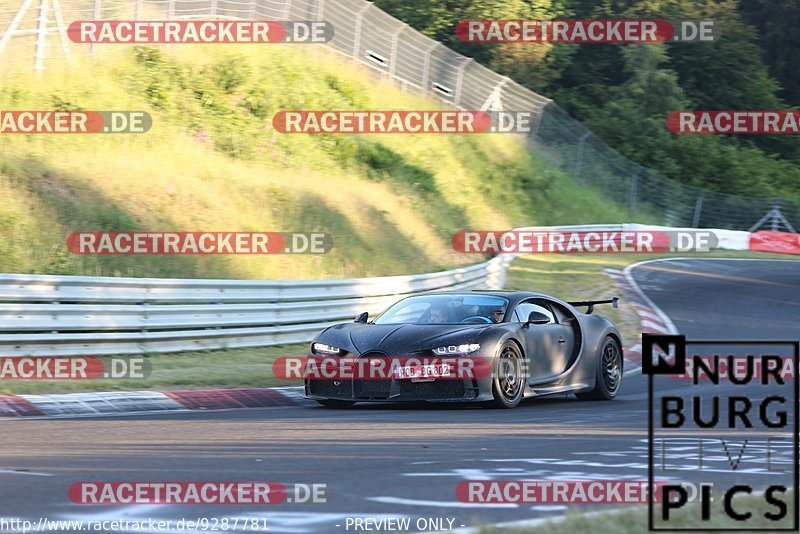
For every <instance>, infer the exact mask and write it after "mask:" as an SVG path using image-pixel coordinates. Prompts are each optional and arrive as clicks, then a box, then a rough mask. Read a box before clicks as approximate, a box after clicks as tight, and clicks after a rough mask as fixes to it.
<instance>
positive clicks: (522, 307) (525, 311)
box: [514, 300, 556, 323]
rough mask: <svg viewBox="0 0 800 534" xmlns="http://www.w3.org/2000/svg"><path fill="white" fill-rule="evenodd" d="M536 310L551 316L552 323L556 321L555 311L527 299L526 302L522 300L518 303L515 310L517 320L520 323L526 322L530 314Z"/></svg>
mask: <svg viewBox="0 0 800 534" xmlns="http://www.w3.org/2000/svg"><path fill="white" fill-rule="evenodd" d="M534 311H535V312H540V313H543V314H545V315H546V316H547V317H549V318H550V322H551V323H555V322H556V318H555V316H554V315H553V312H552V311H550V309H549V308H547V307H545V306H542V305H541V304H537V303H536V302H533V301H530V300H526V301H524V302H520V303H519V304H517V307H516V309H515V310H514V314H515V320H516V321H517V322H519V323H524V322H525V321H527V320H528V316H529V315H530V314H531V312H534Z"/></svg>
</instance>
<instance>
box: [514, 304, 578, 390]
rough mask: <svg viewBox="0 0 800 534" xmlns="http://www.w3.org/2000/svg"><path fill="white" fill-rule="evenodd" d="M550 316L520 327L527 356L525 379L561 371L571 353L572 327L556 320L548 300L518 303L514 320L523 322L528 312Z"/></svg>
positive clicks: (532, 380)
mask: <svg viewBox="0 0 800 534" xmlns="http://www.w3.org/2000/svg"><path fill="white" fill-rule="evenodd" d="M533 311H536V312H540V313H543V314H545V315H546V316H547V317H549V318H550V322H549V323H547V324H527V325H525V326H524V327H523V329H522V331H523V332H524V337H525V354H526V355H527V356H528V368H529V371H528V377H529V378H528V382H529V383H531V384H533V383H541V382H546V381H547V380H548V379H551V378H553V377H556V376H558V375H560V374H561V373H563V372H564V371H565V370H566V368H567V365H568V364H569V358H570V355H571V354H572V348H573V339H572V329H571V328H569V327H568V326H566V325H563V324H559V322H558V318H557V316H556V314H555V313H554V312H553V309H552V307H551V305H550V304H549V303H548V301H547V300H545V299H541V298H536V299H528V300H525V301H522V302H520V303H519V304H517V306H516V308H515V310H514V320H515V321H518V322H520V323H525V322H526V321H527V319H528V316H529V315H530V313H531V312H533Z"/></svg>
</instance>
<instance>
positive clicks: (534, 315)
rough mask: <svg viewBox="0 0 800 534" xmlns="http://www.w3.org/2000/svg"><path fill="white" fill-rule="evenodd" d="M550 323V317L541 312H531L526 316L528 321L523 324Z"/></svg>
mask: <svg viewBox="0 0 800 534" xmlns="http://www.w3.org/2000/svg"><path fill="white" fill-rule="evenodd" d="M549 322H550V317H548V316H547V315H545V314H543V313H542V312H538V311H532V312H531V313H530V315H528V321H527V322H526V323H525V324H547V323H549Z"/></svg>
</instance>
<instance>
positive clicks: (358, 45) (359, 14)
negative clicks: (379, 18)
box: [353, 2, 372, 59]
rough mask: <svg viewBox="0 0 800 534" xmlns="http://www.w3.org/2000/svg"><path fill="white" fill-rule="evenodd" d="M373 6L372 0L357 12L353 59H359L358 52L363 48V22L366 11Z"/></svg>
mask: <svg viewBox="0 0 800 534" xmlns="http://www.w3.org/2000/svg"><path fill="white" fill-rule="evenodd" d="M371 6H372V2H367V3H366V4H364V6H362V7H361V9H359V10H358V11H357V12H356V28H355V38H354V42H353V59H358V52H359V50H360V49H361V22H362V20H363V19H364V12H365V11H366V10H367V9H369V8H370V7H371Z"/></svg>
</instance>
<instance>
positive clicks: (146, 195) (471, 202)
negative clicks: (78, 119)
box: [0, 45, 625, 279]
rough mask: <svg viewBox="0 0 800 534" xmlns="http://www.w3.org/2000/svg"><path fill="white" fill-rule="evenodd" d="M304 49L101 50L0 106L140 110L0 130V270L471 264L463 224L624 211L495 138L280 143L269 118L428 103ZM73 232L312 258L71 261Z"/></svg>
mask: <svg viewBox="0 0 800 534" xmlns="http://www.w3.org/2000/svg"><path fill="white" fill-rule="evenodd" d="M432 107H436V104H435V103H434V102H432V101H428V100H423V99H419V98H415V97H411V96H409V95H406V94H404V93H402V92H400V91H399V90H396V89H394V88H393V87H391V86H390V85H388V84H386V83H383V82H380V81H378V80H375V79H371V78H370V74H369V73H367V72H366V70H365V69H363V68H361V67H358V66H356V65H354V64H353V63H351V62H349V61H348V60H346V59H344V58H342V57H341V56H339V55H337V54H335V53H333V52H331V51H328V50H325V49H320V48H309V47H300V46H291V45H281V46H278V45H268V46H256V45H249V46H248V45H244V46H234V45H231V46H227V45H226V46H200V47H199V46H183V47H181V46H178V47H173V48H142V47H108V48H101V49H100V50H99V52H98V55H97V57H96V59H95V60H94V61H93V62H91V63H83V64H78V65H76V66H74V67H73V68H72V69H70V70H66V69H63V70H58V68H51V69H49V70H47V71H45V72H44V73H43V74H41V75H40V76H38V77H35V76H34V75H33V74H30V75H28V74H25V75H22V74H18V75H10V74H9V73H5V74H4V80H3V84H2V86H0V109H6V110H8V109H87V110H113V109H132V110H146V111H148V112H149V113H150V114H151V115H152V117H153V127H152V129H151V130H150V132H148V133H147V134H144V135H49V136H48V135H39V136H21V135H3V136H0V195H2V197H3V199H4V202H3V203H2V205H0V240H2V243H3V246H2V247H0V272H33V273H52V274H97V275H113V276H181V277H232V278H287V279H291V278H294V279H297V278H321V277H349V276H374V275H386V274H400V273H409V272H423V271H432V270H437V269H442V268H447V267H451V266H454V265H458V264H463V263H471V262H474V261H477V260H478V258H476V257H465V256H463V255H461V256H459V255H457V254H455V253H453V252H452V251H451V249H450V236H451V235H452V233H453V232H454V231H456V230H458V229H462V228H487V229H488V228H491V229H504V228H509V227H512V226H515V225H521V224H525V225H530V224H558V223H581V222H600V221H602V222H617V221H620V220H622V219H623V218H624V217H625V214H624V210H623V209H622V208H621V207H619V206H614V205H608V204H607V202H606V201H605V200H601V199H600V198H599V197H596V196H594V194H593V193H591V192H589V191H587V190H582V189H579V188H578V187H576V186H575V185H573V183H572V182H571V181H570V180H569V179H568V178H566V177H564V176H562V175H561V174H559V173H557V172H555V171H553V170H551V169H549V168H547V167H546V166H544V164H543V163H540V162H539V161H537V159H536V158H535V157H532V156H531V155H530V154H529V153H528V151H527V150H526V149H525V147H524V146H523V145H522V143H521V142H520V141H519V140H517V139H514V138H512V137H509V136H502V135H490V134H482V135H462V136H453V135H451V136H446V135H386V136H376V135H373V136H336V135H316V136H311V135H282V134H279V133H277V132H275V131H274V130H273V129H272V125H271V118H272V116H273V114H274V113H275V112H276V111H279V110H282V109H431V108H432ZM77 230H105V231H121V230H150V231H158V230H186V231H192V230H225V231H235V230H241V231H326V232H329V233H331V234H332V236H333V239H334V249H333V251H332V252H330V253H329V254H326V255H324V256H308V255H299V256H283V255H278V256H270V257H257V256H252V257H247V256H239V257H236V256H229V257H224V256H216V257H141V256H138V257H134V256H131V257H122V256H120V257H111V256H100V257H77V256H74V255H72V254H70V253H69V252H67V250H66V246H65V237H66V236H67V235H68V234H69V233H70V232H72V231H77Z"/></svg>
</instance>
